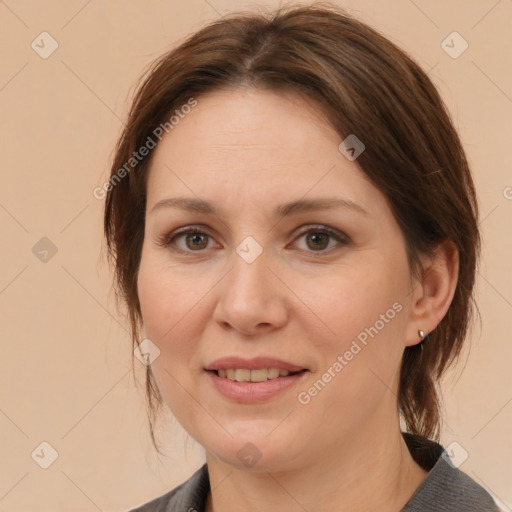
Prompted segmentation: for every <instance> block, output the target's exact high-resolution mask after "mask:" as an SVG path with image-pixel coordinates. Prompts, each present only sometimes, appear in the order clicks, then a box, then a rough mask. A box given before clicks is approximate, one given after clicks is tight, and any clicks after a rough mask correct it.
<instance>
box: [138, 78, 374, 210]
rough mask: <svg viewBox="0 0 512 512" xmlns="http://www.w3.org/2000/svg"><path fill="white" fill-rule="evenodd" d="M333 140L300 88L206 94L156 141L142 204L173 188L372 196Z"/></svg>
mask: <svg viewBox="0 0 512 512" xmlns="http://www.w3.org/2000/svg"><path fill="white" fill-rule="evenodd" d="M340 142H341V137H340V135H339V134H338V133H337V132H336V130H335V129H334V128H333V127H332V126H331V125H330V124H329V123H328V121H327V119H326V118H325V116H324V115H323V112H322V110H321V108H320V106H319V105H317V104H316V103H315V102H313V101H312V100H309V99H306V98H304V97H301V96H299V95H296V94H289V93H278V92H273V91H268V90H256V89H249V88H245V89H235V90H222V91H215V92H212V93H208V94H205V95H204V96H199V97H198V98H197V106H196V107H195V108H194V109H192V110H191V111H190V113H188V114H187V115H184V116H183V117H182V118H181V119H180V121H179V123H178V124H176V125H175V126H174V127H173V129H172V130H171V131H170V132H169V133H168V134H166V135H164V137H163V138H162V141H161V142H160V143H159V144H158V145H157V147H156V149H155V153H154V155H153V159H152V162H151V166H150V171H149V180H148V191H147V192H148V206H151V205H154V204H155V203H156V202H158V201H161V200H162V199H164V198H165V197H167V196H168V195H169V194H170V193H172V194H174V192H179V193H181V194H183V193H185V194H186V195H188V196H194V195H195V196H199V197H205V198H207V197H209V196H214V197H222V196H224V197H225V200H226V201H228V202H229V201H235V200H238V201H243V200H247V201H254V202H257V201H260V202H265V201H266V202H269V201H271V202H272V201H273V200H274V199H276V198H278V197H279V199H281V200H282V201H281V202H283V203H284V202H287V201H291V200H296V199H298V198H299V197H301V196H304V195H305V194H308V196H310V197H314V195H315V193H317V194H321V195H322V196H325V193H326V192H328V193H329V194H328V195H329V196H330V197H332V196H333V192H339V194H340V195H342V196H343V197H345V198H347V199H350V200H352V201H354V202H362V203H368V202H371V201H372V200H374V201H375V200H377V197H373V198H372V197H366V198H365V197H363V196H365V195H366V196H368V193H370V196H372V195H373V196H376V194H378V191H377V190H376V189H375V187H373V185H372V184H371V183H370V182H369V180H368V179H367V178H366V176H365V174H364V173H363V172H362V171H361V170H360V169H359V167H358V166H357V164H356V163H355V162H351V161H349V160H348V159H346V158H345V157H344V156H343V155H342V154H341V153H340V151H339V149H338V146H339V144H340ZM372 188H373V189H375V190H371V189H372ZM368 189H370V190H368ZM308 191H311V193H312V194H313V196H311V195H310V194H309V192H308ZM334 195H337V194H334ZM347 196H348V197H347ZM271 206H274V205H271ZM362 206H363V205H362ZM363 207H364V206H363Z"/></svg>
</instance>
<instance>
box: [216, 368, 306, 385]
mask: <svg viewBox="0 0 512 512" xmlns="http://www.w3.org/2000/svg"><path fill="white" fill-rule="evenodd" d="M210 371H213V372H214V373H215V374H216V375H217V377H220V378H223V379H229V380H232V381H236V382H265V381H267V380H274V379H278V378H280V377H289V376H290V375H297V374H298V373H302V372H305V371H307V370H305V369H304V370H299V371H295V372H292V371H290V370H286V369H284V368H257V369H254V370H251V369H249V368H218V369H217V370H210Z"/></svg>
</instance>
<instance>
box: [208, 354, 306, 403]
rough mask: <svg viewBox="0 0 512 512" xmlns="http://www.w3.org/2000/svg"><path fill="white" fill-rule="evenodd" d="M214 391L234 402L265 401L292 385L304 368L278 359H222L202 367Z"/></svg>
mask: <svg viewBox="0 0 512 512" xmlns="http://www.w3.org/2000/svg"><path fill="white" fill-rule="evenodd" d="M205 370H206V371H207V373H208V374H209V376H210V378H211V382H212V383H213V384H214V386H215V388H216V389H217V390H218V391H219V392H220V393H221V394H222V395H224V396H225V397H227V398H229V399H231V400H235V401H237V402H246V403H248V402H259V401H265V400H268V399H270V398H272V397H274V396H276V395H278V394H280V393H281V392H283V391H285V390H286V389H288V388H290V387H291V386H293V385H295V384H296V383H297V382H298V381H299V380H302V377H304V376H305V373H307V371H308V370H307V368H304V367H302V366H298V365H296V364H292V363H289V362H288V361H283V360H280V359H274V358H268V357H258V358H254V359H242V358H240V357H225V358H221V359H217V360H216V361H213V362H212V363H211V364H209V365H208V366H206V367H205Z"/></svg>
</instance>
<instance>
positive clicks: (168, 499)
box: [130, 433, 500, 512]
mask: <svg viewBox="0 0 512 512" xmlns="http://www.w3.org/2000/svg"><path fill="white" fill-rule="evenodd" d="M402 435H403V437H404V439H405V442H406V443H407V446H408V448H409V451H410V452H411V455H412V456H413V458H414V460H415V461H416V462H417V463H418V464H419V465H420V466H421V467H422V468H424V469H425V470H427V471H428V475H427V476H426V478H425V480H423V482H422V483H421V485H420V486H419V487H418V489H416V492H415V493H414V495H413V496H412V497H411V499H410V500H409V501H408V502H407V504H406V505H405V507H404V508H402V510H401V511H400V512H499V511H500V509H499V508H498V507H497V505H496V504H495V503H494V501H493V499H492V497H491V495H490V494H489V493H488V492H487V491H486V490H485V489H484V488H483V487H481V486H480V485H479V484H477V483H476V482H475V481H474V480H473V479H472V478H470V477H469V476H468V475H466V474H465V473H464V472H462V471H460V470H459V469H457V468H455V467H454V466H453V465H452V464H451V463H450V462H449V458H448V457H443V456H442V454H443V452H444V448H443V447H442V446H441V445H440V444H438V443H436V442H434V441H430V440H428V439H425V438H422V437H420V436H414V435H411V434H407V433H402ZM209 491H210V481H209V478H208V467H207V465H206V464H204V465H203V466H202V467H201V468H199V469H198V470H197V471H196V472H195V473H194V474H193V475H192V476H191V477H190V478H189V479H188V480H187V481H185V482H184V483H182V484H181V485H179V486H178V487H176V488H175V489H173V490H172V491H169V492H168V493H166V494H164V495H163V496H160V497H158V498H155V499H153V500H151V501H149V502H148V503H145V504H144V505H141V506H140V507H138V508H135V509H132V510H130V512H204V509H205V504H206V498H207V496H208V492H209Z"/></svg>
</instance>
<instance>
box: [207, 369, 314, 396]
mask: <svg viewBox="0 0 512 512" xmlns="http://www.w3.org/2000/svg"><path fill="white" fill-rule="evenodd" d="M206 373H207V374H208V375H209V377H210V379H211V380H212V382H213V385H214V386H215V388H216V389H217V391H218V392H219V393H220V394H221V395H223V396H225V397H226V398H229V399H230V400H233V401H235V402H241V403H242V402H243V403H256V402H264V401H266V400H269V399H270V398H273V397H275V396H277V395H279V394H280V393H283V392H284V391H286V390H287V389H290V388H291V387H292V386H294V385H295V384H297V383H298V382H299V381H300V380H301V379H303V378H304V376H305V375H306V373H307V372H300V373H296V374H294V375H288V376H287V377H277V378H276V379H269V380H266V381H263V382H237V381H236V380H231V379H227V378H225V377H219V376H218V375H217V374H216V373H215V372H213V371H207V372H206Z"/></svg>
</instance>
